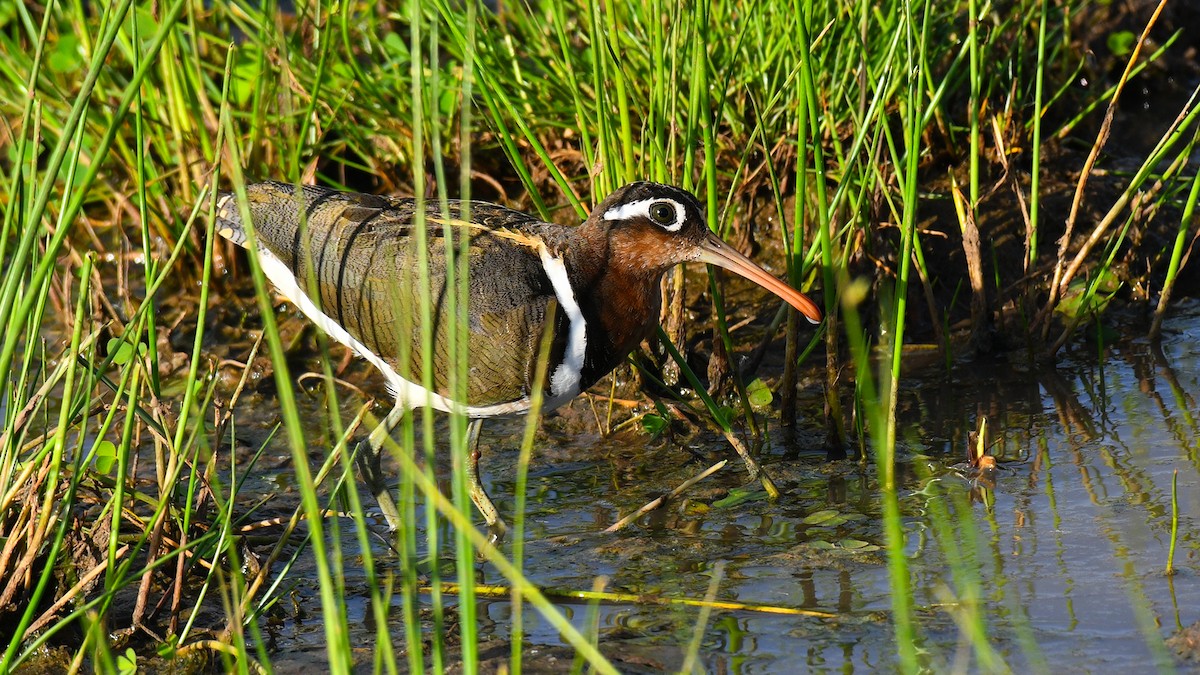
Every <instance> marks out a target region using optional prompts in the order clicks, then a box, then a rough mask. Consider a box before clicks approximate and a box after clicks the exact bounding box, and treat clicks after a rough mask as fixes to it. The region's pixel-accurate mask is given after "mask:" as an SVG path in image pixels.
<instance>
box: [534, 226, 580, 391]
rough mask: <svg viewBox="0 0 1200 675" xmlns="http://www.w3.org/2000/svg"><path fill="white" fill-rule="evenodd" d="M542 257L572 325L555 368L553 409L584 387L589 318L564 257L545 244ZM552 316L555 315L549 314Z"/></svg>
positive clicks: (540, 248) (551, 385)
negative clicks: (579, 300) (576, 291)
mask: <svg viewBox="0 0 1200 675" xmlns="http://www.w3.org/2000/svg"><path fill="white" fill-rule="evenodd" d="M538 254H539V255H540V256H541V258H542V269H544V270H546V276H547V277H549V278H550V284H551V285H552V286H554V295H555V297H557V298H558V304H559V305H560V306H561V307H562V308H563V311H564V312H566V313H567V319H569V320H570V328H569V330H568V332H567V349H566V352H565V353H564V354H563V360H562V363H560V364H558V367H557V368H555V369H554V373H553V374H552V375H551V376H550V397H549V400H548V401H546V405H545V408H546V409H547V410H551V409H553V408H557V407H558V406H560V405H562V404H563V403H566V402H567V401H569V400H571V399H573V398H575V397H576V396H577V395H578V394H579V391H580V384H581V382H582V373H583V359H584V356H585V355H586V354H587V321H585V320H584V318H583V311H582V310H580V309H579V303H577V302H576V301H575V291H574V290H573V289H572V288H571V280H570V278H569V277H568V276H567V266H566V265H564V264H563V261H562V259H561V258H555V257H554V256H553V255H552V254H551V253H550V251H549V249H547V248H546V245H545V244H542V245H541V246H539V247H538ZM546 319H547V320H552V317H546Z"/></svg>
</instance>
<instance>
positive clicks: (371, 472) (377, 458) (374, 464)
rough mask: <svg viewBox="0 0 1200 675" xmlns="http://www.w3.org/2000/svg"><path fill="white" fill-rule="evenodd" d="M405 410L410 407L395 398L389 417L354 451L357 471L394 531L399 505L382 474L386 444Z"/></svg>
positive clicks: (398, 516)
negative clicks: (397, 506) (397, 505)
mask: <svg viewBox="0 0 1200 675" xmlns="http://www.w3.org/2000/svg"><path fill="white" fill-rule="evenodd" d="M406 412H408V408H407V407H406V406H405V405H403V404H402V403H401V402H400V401H396V405H395V406H394V407H392V410H391V412H389V413H388V414H387V417H385V418H383V421H382V422H380V423H379V425H378V426H376V427H375V429H374V430H372V431H371V434H370V435H369V436H367V438H366V439H365V440H363V441H362V442H361V443H360V444H359V446H358V451H357V452H356V453H354V454H355V459H356V460H357V462H358V470H359V472H360V473H361V474H362V477H363V480H364V481H365V482H366V483H367V487H369V488H371V494H373V495H374V496H375V501H376V502H377V503H378V504H379V510H380V511H382V512H383V518H384V520H386V521H387V524H388V529H389V530H392V531H393V532H394V531H395V530H397V529H398V528H399V527H400V510H399V509H397V508H396V500H394V499H392V493H391V491H390V490H388V486H387V479H386V478H385V477H384V475H383V467H382V459H383V446H384V444H385V443H386V442H387V440H388V438H389V437H391V435H392V429H394V428H396V425H397V424H399V423H400V420H401V418H403V417H404V413H406Z"/></svg>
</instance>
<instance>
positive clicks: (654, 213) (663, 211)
mask: <svg viewBox="0 0 1200 675" xmlns="http://www.w3.org/2000/svg"><path fill="white" fill-rule="evenodd" d="M650 220H653V221H654V222H656V223H658V224H659V225H673V224H674V223H675V207H674V206H671V205H670V204H668V203H667V202H655V203H653V204H651V205H650Z"/></svg>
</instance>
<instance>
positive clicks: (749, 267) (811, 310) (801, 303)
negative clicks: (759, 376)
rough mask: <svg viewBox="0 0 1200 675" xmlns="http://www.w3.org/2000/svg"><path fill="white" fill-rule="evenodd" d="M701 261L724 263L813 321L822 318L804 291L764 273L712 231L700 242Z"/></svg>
mask: <svg viewBox="0 0 1200 675" xmlns="http://www.w3.org/2000/svg"><path fill="white" fill-rule="evenodd" d="M697 260H699V261H700V262H706V263H708V264H710V265H716V266H717V267H723V268H725V269H727V270H729V271H730V272H733V273H735V274H739V275H741V276H743V277H746V278H747V279H749V280H750V281H753V282H754V283H756V284H758V285H759V286H762V287H763V288H765V289H767V290H768V291H771V292H772V293H774V294H775V295H778V296H779V297H781V298H783V299H784V300H786V301H787V303H788V304H789V305H791V306H792V307H795V308H796V310H797V311H799V312H800V313H801V314H803V315H804V316H805V318H807V319H808V320H809V321H811V322H812V323H820V322H821V310H820V309H818V308H817V305H816V303H815V302H813V301H812V300H810V299H809V298H808V296H807V295H805V294H803V293H801V292H800V291H797V290H796V289H794V288H792V287H791V286H788V285H787V284H785V283H783V282H782V281H780V280H778V279H776V278H775V277H773V276H771V275H770V274H768V273H767V271H766V270H764V269H763V268H761V267H759V266H758V265H756V264H754V261H752V260H750V259H749V258H747V257H746V256H744V255H742V254H741V253H738V252H737V251H736V250H734V248H733V247H732V246H730V245H729V244H726V243H725V242H723V241H721V239H720V238H719V237H717V235H715V234H711V233H710V234H709V235H708V236H707V237H706V238H705V239H704V241H703V242H701V243H700V257H698V258H697Z"/></svg>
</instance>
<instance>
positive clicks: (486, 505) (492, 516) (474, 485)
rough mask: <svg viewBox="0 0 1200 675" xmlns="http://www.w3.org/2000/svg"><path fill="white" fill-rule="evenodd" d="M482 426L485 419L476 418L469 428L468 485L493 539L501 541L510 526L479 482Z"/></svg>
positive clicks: (473, 500)
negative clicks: (480, 430)
mask: <svg viewBox="0 0 1200 675" xmlns="http://www.w3.org/2000/svg"><path fill="white" fill-rule="evenodd" d="M481 426H483V420H482V419H474V420H471V426H470V428H469V429H468V430H467V486H468V489H469V490H470V493H471V501H472V502H475V508H477V509H479V512H480V513H481V514H483V521H484V522H485V523H487V526H488V531H489V532H491V535H492V539H493V540H494V541H499V540H500V539H503V538H504V533H505V532H507V531H508V526H507V525H505V524H504V519H502V518H501V517H500V512H499V511H497V510H496V505H495V504H493V503H492V498H491V497H488V494H487V491H486V490H484V489H483V483H481V482H479V455H480V452H479V428H480V427H481Z"/></svg>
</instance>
